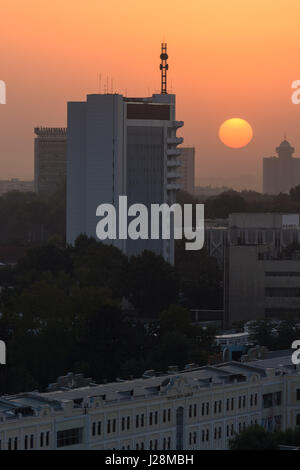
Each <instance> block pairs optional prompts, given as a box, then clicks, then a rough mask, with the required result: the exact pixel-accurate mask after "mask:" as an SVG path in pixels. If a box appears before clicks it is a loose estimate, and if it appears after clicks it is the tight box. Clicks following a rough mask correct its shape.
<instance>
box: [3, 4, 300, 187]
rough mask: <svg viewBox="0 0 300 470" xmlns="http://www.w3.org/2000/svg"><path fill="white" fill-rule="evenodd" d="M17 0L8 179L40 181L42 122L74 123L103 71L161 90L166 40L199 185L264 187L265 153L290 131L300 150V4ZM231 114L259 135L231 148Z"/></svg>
mask: <svg viewBox="0 0 300 470" xmlns="http://www.w3.org/2000/svg"><path fill="white" fill-rule="evenodd" d="M16 3H17V2H13V3H11V4H9V5H8V4H7V5H4V6H3V7H2V14H3V18H4V20H5V21H4V22H3V25H2V36H3V44H5V45H6V48H4V50H3V57H2V70H1V79H2V80H4V81H5V82H6V85H7V103H6V105H1V107H0V122H1V132H0V153H1V156H2V158H1V160H0V161H1V165H0V171H1V173H2V178H10V177H20V178H24V179H31V178H33V163H34V159H33V142H32V140H33V139H32V138H33V131H32V130H33V128H34V127H36V126H50V127H51V126H53V127H64V126H65V125H66V103H67V101H72V100H82V99H85V97H86V95H87V94H89V93H98V92H99V91H100V74H101V91H102V92H103V91H104V90H105V89H107V87H108V88H109V91H111V90H113V91H114V92H118V93H123V94H125V95H127V96H151V94H152V93H155V92H157V91H159V89H160V73H159V53H160V43H161V42H162V41H164V40H165V41H166V42H167V43H168V53H169V67H170V71H169V77H168V89H169V91H170V92H171V91H172V92H173V93H175V94H176V97H177V113H178V115H179V116H180V118H182V120H184V121H185V123H186V124H185V130H184V135H183V137H184V139H185V145H188V146H195V148H196V168H195V175H196V185H199V184H206V183H209V182H210V181H211V183H212V184H213V185H215V184H222V182H224V180H225V181H226V184H229V185H232V186H233V187H236V188H238V187H239V181H244V183H243V186H245V187H249V188H253V189H257V190H259V189H261V172H262V159H263V157H267V156H270V155H273V154H274V153H275V147H276V145H278V142H280V141H281V140H282V138H283V136H284V134H286V135H287V139H288V140H289V141H290V142H291V145H292V146H293V147H295V148H296V153H297V148H298V147H300V136H299V132H298V122H299V117H298V116H299V112H300V110H299V109H298V107H297V106H296V105H293V104H292V102H291V95H292V91H293V90H292V88H291V84H292V82H293V81H294V80H296V79H297V78H299V75H298V73H299V66H298V65H297V62H296V60H295V59H294V58H295V57H297V43H298V35H299V34H300V33H299V32H298V31H297V12H299V10H300V5H299V4H298V2H296V1H294V0H291V1H290V2H288V5H287V4H286V2H283V1H282V0H279V1H277V2H276V4H275V5H274V3H273V2H271V1H269V0H265V1H264V2H258V1H252V2H248V1H247V2H243V4H240V2H237V1H236V0H232V1H230V2H227V3H226V5H225V4H224V3H223V2H221V1H220V0H219V1H213V2H210V3H209V5H203V4H199V2H196V1H191V2H190V3H189V8H188V9H187V10H186V11H182V8H181V4H180V3H179V2H178V1H173V2H172V3H171V2H170V1H166V2H165V3H164V4H163V5H162V6H160V7H159V11H160V15H157V8H158V2H154V3H153V2H152V4H151V9H150V8H149V6H148V5H146V4H140V3H137V2H135V1H129V2H127V3H126V6H125V4H123V2H120V1H115V2H114V4H111V5H110V6H109V5H101V7H100V5H99V3H98V2H95V1H94V0H88V1H87V3H86V4H85V5H84V7H83V6H82V7H80V6H79V5H74V4H73V3H72V6H71V2H70V1H69V0H63V1H61V2H57V1H55V2H52V3H51V9H48V10H47V13H45V8H44V5H40V4H39V3H38V2H37V1H35V0H30V1H29V2H26V5H25V4H24V5H20V4H18V5H17V4H16ZM19 3H20V2H19ZM156 6H157V8H156ZM91 11H93V15H91V14H90V13H91ZM125 18H126V21H125ZM154 24H155V27H153V25H154ZM116 31H118V35H116V34H115V32H116ZM120 37H122V41H121V40H120ZM107 77H108V80H107ZM231 117H241V118H243V119H246V120H247V121H248V122H249V123H250V124H251V126H252V127H253V130H254V137H253V140H252V142H250V144H249V145H248V146H247V147H245V148H243V149H229V148H226V147H225V146H224V145H223V144H222V143H221V142H220V140H219V139H218V129H219V126H220V125H221V123H222V122H223V121H224V120H226V119H228V118H231ZM16 134H17V136H18V138H17V139H16Z"/></svg>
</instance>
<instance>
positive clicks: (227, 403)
mask: <svg viewBox="0 0 300 470" xmlns="http://www.w3.org/2000/svg"><path fill="white" fill-rule="evenodd" d="M226 411H229V398H227V400H226Z"/></svg>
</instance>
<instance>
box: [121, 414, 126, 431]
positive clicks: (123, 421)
mask: <svg viewBox="0 0 300 470" xmlns="http://www.w3.org/2000/svg"><path fill="white" fill-rule="evenodd" d="M121 430H122V431H125V418H124V417H123V418H122V421H121Z"/></svg>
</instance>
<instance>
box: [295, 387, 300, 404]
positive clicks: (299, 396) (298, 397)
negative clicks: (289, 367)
mask: <svg viewBox="0 0 300 470" xmlns="http://www.w3.org/2000/svg"><path fill="white" fill-rule="evenodd" d="M296 394H297V400H298V401H299V400H300V388H297V390H296Z"/></svg>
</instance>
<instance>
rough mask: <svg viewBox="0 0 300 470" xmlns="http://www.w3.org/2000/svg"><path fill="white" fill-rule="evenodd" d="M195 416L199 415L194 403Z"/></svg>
mask: <svg viewBox="0 0 300 470" xmlns="http://www.w3.org/2000/svg"><path fill="white" fill-rule="evenodd" d="M194 416H197V405H196V404H195V405H194Z"/></svg>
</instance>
